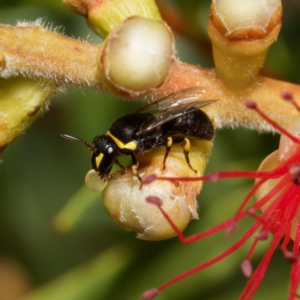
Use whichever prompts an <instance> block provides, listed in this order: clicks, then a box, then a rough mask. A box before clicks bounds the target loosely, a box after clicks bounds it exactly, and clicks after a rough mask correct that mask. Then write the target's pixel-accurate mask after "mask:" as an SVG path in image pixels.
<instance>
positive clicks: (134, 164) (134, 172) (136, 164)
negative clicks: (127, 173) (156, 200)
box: [130, 153, 143, 189]
mask: <svg viewBox="0 0 300 300" xmlns="http://www.w3.org/2000/svg"><path fill="white" fill-rule="evenodd" d="M130 156H131V160H132V166H131V169H132V173H133V174H134V175H135V176H136V177H137V178H138V180H139V181H140V184H141V185H140V189H141V188H142V186H143V183H142V178H141V176H140V174H139V173H138V171H137V169H138V166H139V162H138V160H137V159H136V157H135V155H134V154H133V153H130Z"/></svg>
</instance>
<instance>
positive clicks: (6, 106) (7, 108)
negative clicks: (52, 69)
mask: <svg viewBox="0 0 300 300" xmlns="http://www.w3.org/2000/svg"><path fill="white" fill-rule="evenodd" d="M0 91H1V99H0V100H1V101H0V112H1V114H0V124H1V126H0V152H1V151H2V150H3V149H4V148H6V147H7V146H8V145H9V144H11V143H12V142H13V141H14V140H15V139H16V138H17V137H18V136H19V135H20V134H21V133H23V132H24V131H25V130H26V129H27V128H28V127H29V126H30V125H31V124H32V122H34V121H35V120H36V119H37V118H38V116H40V115H41V114H42V113H43V112H44V111H45V110H46V109H47V105H48V102H49V99H50V97H51V96H53V95H54V94H55V92H56V85H55V84H54V82H52V81H50V80H46V79H44V80H39V81H36V80H33V79H28V78H23V77H16V78H8V79H3V78H2V79H0Z"/></svg>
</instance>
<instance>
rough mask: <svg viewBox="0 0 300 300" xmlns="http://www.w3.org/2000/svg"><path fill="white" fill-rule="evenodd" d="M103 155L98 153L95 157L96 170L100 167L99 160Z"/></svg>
mask: <svg viewBox="0 0 300 300" xmlns="http://www.w3.org/2000/svg"><path fill="white" fill-rule="evenodd" d="M103 156H104V154H103V153H100V154H99V155H98V156H97V157H96V159H95V160H96V167H97V169H99V166H100V163H101V160H102V158H103Z"/></svg>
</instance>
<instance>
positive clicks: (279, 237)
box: [142, 92, 300, 300]
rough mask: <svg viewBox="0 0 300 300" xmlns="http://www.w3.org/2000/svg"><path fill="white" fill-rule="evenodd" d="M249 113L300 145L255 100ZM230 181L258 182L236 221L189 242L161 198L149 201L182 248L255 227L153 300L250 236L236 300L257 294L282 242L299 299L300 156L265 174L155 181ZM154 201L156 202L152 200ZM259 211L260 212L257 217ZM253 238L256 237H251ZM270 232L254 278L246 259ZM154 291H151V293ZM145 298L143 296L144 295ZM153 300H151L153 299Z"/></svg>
mask: <svg viewBox="0 0 300 300" xmlns="http://www.w3.org/2000/svg"><path fill="white" fill-rule="evenodd" d="M282 96H283V97H285V98H286V99H287V100H290V99H289V98H292V95H291V94H288V93H287V92H286V93H284V92H283V93H282ZM246 106H247V107H248V108H251V109H254V110H255V111H256V112H257V113H258V114H259V115H260V116H261V117H262V118H264V119H265V120H266V121H267V122H269V123H270V124H271V125H272V126H273V127H274V128H275V129H277V130H278V131H280V132H281V133H282V134H284V135H286V136H287V137H288V138H290V139H291V140H292V141H293V142H295V143H297V144H300V141H299V140H298V139H297V138H296V137H294V136H293V135H291V134H290V133H288V132H287V131H286V130H285V129H283V128H282V127H281V126H279V125H278V124H277V123H275V122H274V121H272V120H271V119H269V118H268V117H267V116H266V115H265V114H264V113H263V112H262V111H260V110H259V109H258V107H257V104H256V103H255V102H254V101H251V100H248V101H247V102H246ZM234 177H246V178H255V179H259V180H258V181H257V182H256V183H255V185H254V186H253V187H252V189H251V190H250V191H249V192H248V194H247V195H246V197H245V198H244V200H243V201H242V203H241V205H240V207H239V208H238V210H237V213H236V215H235V217H234V218H231V219H229V220H227V221H224V222H222V223H221V224H219V225H216V226H215V227H213V228H211V229H209V230H207V231H205V232H203V233H200V234H195V235H193V236H191V237H185V236H184V235H183V234H182V233H181V232H180V230H179V229H178V228H177V227H176V225H175V224H174V223H173V222H172V220H171V219H170V217H169V216H168V214H167V213H166V212H165V211H164V210H163V209H162V207H161V201H160V199H158V198H156V197H148V198H150V201H149V200H148V198H147V201H148V202H150V203H153V204H155V205H157V206H158V208H159V209H160V211H161V213H162V214H163V215H164V217H165V218H166V220H167V221H168V222H169V224H170V225H171V226H172V228H173V230H174V231H175V232H176V233H177V235H178V237H179V238H180V240H181V242H182V243H184V244H188V243H192V242H194V241H197V240H199V239H202V238H205V237H206V236H208V235H211V234H214V233H216V232H218V231H220V230H224V229H226V235H232V234H233V233H234V232H235V231H236V228H237V222H238V221H239V220H241V219H242V218H244V217H245V216H247V215H249V216H251V217H252V218H253V219H254V224H253V225H252V226H251V227H250V229H248V231H246V233H245V234H244V235H243V236H242V237H241V238H240V239H239V241H238V242H236V243H235V244H234V245H232V246H231V247H229V248H228V249H226V250H225V251H223V252H222V253H221V254H219V255H218V256H216V257H214V258H212V259H210V260H208V261H206V262H204V263H202V264H200V265H198V266H196V267H194V268H193V269H191V270H189V271H187V272H185V273H182V274H181V275H179V276H176V277H175V278H173V279H172V280H170V281H168V282H166V283H164V284H162V285H161V286H160V287H158V288H157V289H156V290H154V291H155V293H156V294H155V296H156V295H157V293H158V291H162V290H163V289H165V288H167V287H168V286H170V285H172V284H174V283H176V282H178V281H181V280H182V279H184V278H186V277H188V276H190V275H192V274H194V273H196V272H199V271H201V270H203V269H205V268H207V267H209V266H211V265H213V264H215V263H217V262H218V261H220V260H222V259H224V258H226V257H227V256H228V255H230V254H231V253H233V252H234V251H236V250H237V249H239V248H240V247H241V246H242V245H243V244H245V243H246V242H247V241H248V239H249V238H250V237H251V236H253V237H254V238H255V239H254V240H253V242H252V244H251V247H250V249H249V251H248V254H247V256H246V259H245V260H244V261H243V262H242V264H241V268H242V272H243V274H244V275H245V276H246V277H250V279H249V280H248V283H247V285H246V287H245V288H244V290H243V292H242V294H241V297H240V300H251V299H252V297H253V296H254V294H255V292H256V290H257V289H258V287H259V285H260V283H261V281H262V280H263V278H264V276H265V272H266V269H267V267H268V265H269V263H270V260H271V257H272V255H273V253H274V251H275V249H276V248H277V247H278V245H279V244H280V242H281V241H282V243H281V245H280V248H281V250H282V251H283V253H284V257H285V258H286V259H287V260H289V261H290V262H291V263H292V269H291V273H290V278H291V287H290V292H289V298H288V299H289V300H294V299H295V298H297V299H300V295H298V294H297V288H298V286H299V283H300V260H299V244H300V216H299V217H298V215H300V214H299V211H300V153H299V152H297V153H295V154H294V155H292V156H290V157H289V158H288V159H287V160H285V161H283V162H282V163H280V165H279V166H277V167H276V168H274V169H273V170H271V171H267V172H253V171H228V172H227V171H226V172H216V171H214V172H211V173H210V174H209V175H207V176H200V177H192V178H186V177H180V178H178V177H176V178H171V177H158V178H157V179H159V180H170V181H172V182H174V181H176V182H179V181H199V180H208V181H211V182H216V181H218V180H219V179H225V178H234ZM271 179H278V180H277V181H276V182H275V183H274V187H273V188H271V189H270V190H269V191H268V193H267V194H266V195H265V196H264V197H262V198H260V199H259V200H258V201H257V202H256V203H255V204H253V205H251V206H250V207H248V208H246V207H247V206H248V204H249V202H250V200H251V198H252V196H254V194H256V192H257V191H258V190H259V189H260V188H261V187H262V185H263V184H265V183H266V182H267V181H268V180H271ZM152 198H155V199H152ZM158 200H159V201H158ZM258 210H262V212H261V213H257V211H258ZM295 218H297V221H298V223H297V228H296V231H295V233H294V230H295V229H294V228H293V230H292V226H294V222H295ZM255 233H256V234H255ZM269 233H273V234H274V236H273V238H272V239H271V243H270V246H269V248H268V249H267V251H266V253H265V254H264V256H263V258H262V260H261V261H260V263H259V265H258V267H257V268H256V269H255V271H254V272H253V274H252V266H251V263H250V259H251V257H252V255H253V254H254V251H255V249H256V246H257V245H258V242H259V241H262V240H266V239H268V238H269ZM291 235H295V236H292V238H293V239H294V245H293V250H292V251H288V250H287V245H288V244H289V242H290V241H291ZM151 291H153V290H151ZM144 295H145V294H144ZM151 297H152V296H151ZM142 299H145V300H146V299H152V298H142Z"/></svg>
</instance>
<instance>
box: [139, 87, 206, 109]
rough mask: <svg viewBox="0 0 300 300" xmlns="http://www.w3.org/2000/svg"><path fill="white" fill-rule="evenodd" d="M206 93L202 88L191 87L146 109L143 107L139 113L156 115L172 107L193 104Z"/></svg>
mask: <svg viewBox="0 0 300 300" xmlns="http://www.w3.org/2000/svg"><path fill="white" fill-rule="evenodd" d="M204 93H205V90H204V89H203V88H201V87H190V88H187V89H184V90H181V91H178V92H175V93H172V94H170V95H168V96H165V97H163V98H161V99H159V100H157V101H155V102H153V103H151V104H149V105H147V106H145V107H142V108H141V109H140V110H138V111H137V113H140V112H141V113H144V112H148V113H153V112H154V113H155V112H156V111H163V110H167V109H170V108H171V107H174V106H178V105H181V104H184V103H188V102H193V101H195V100H199V99H200V97H201V96H202V95H203V94H204Z"/></svg>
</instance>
